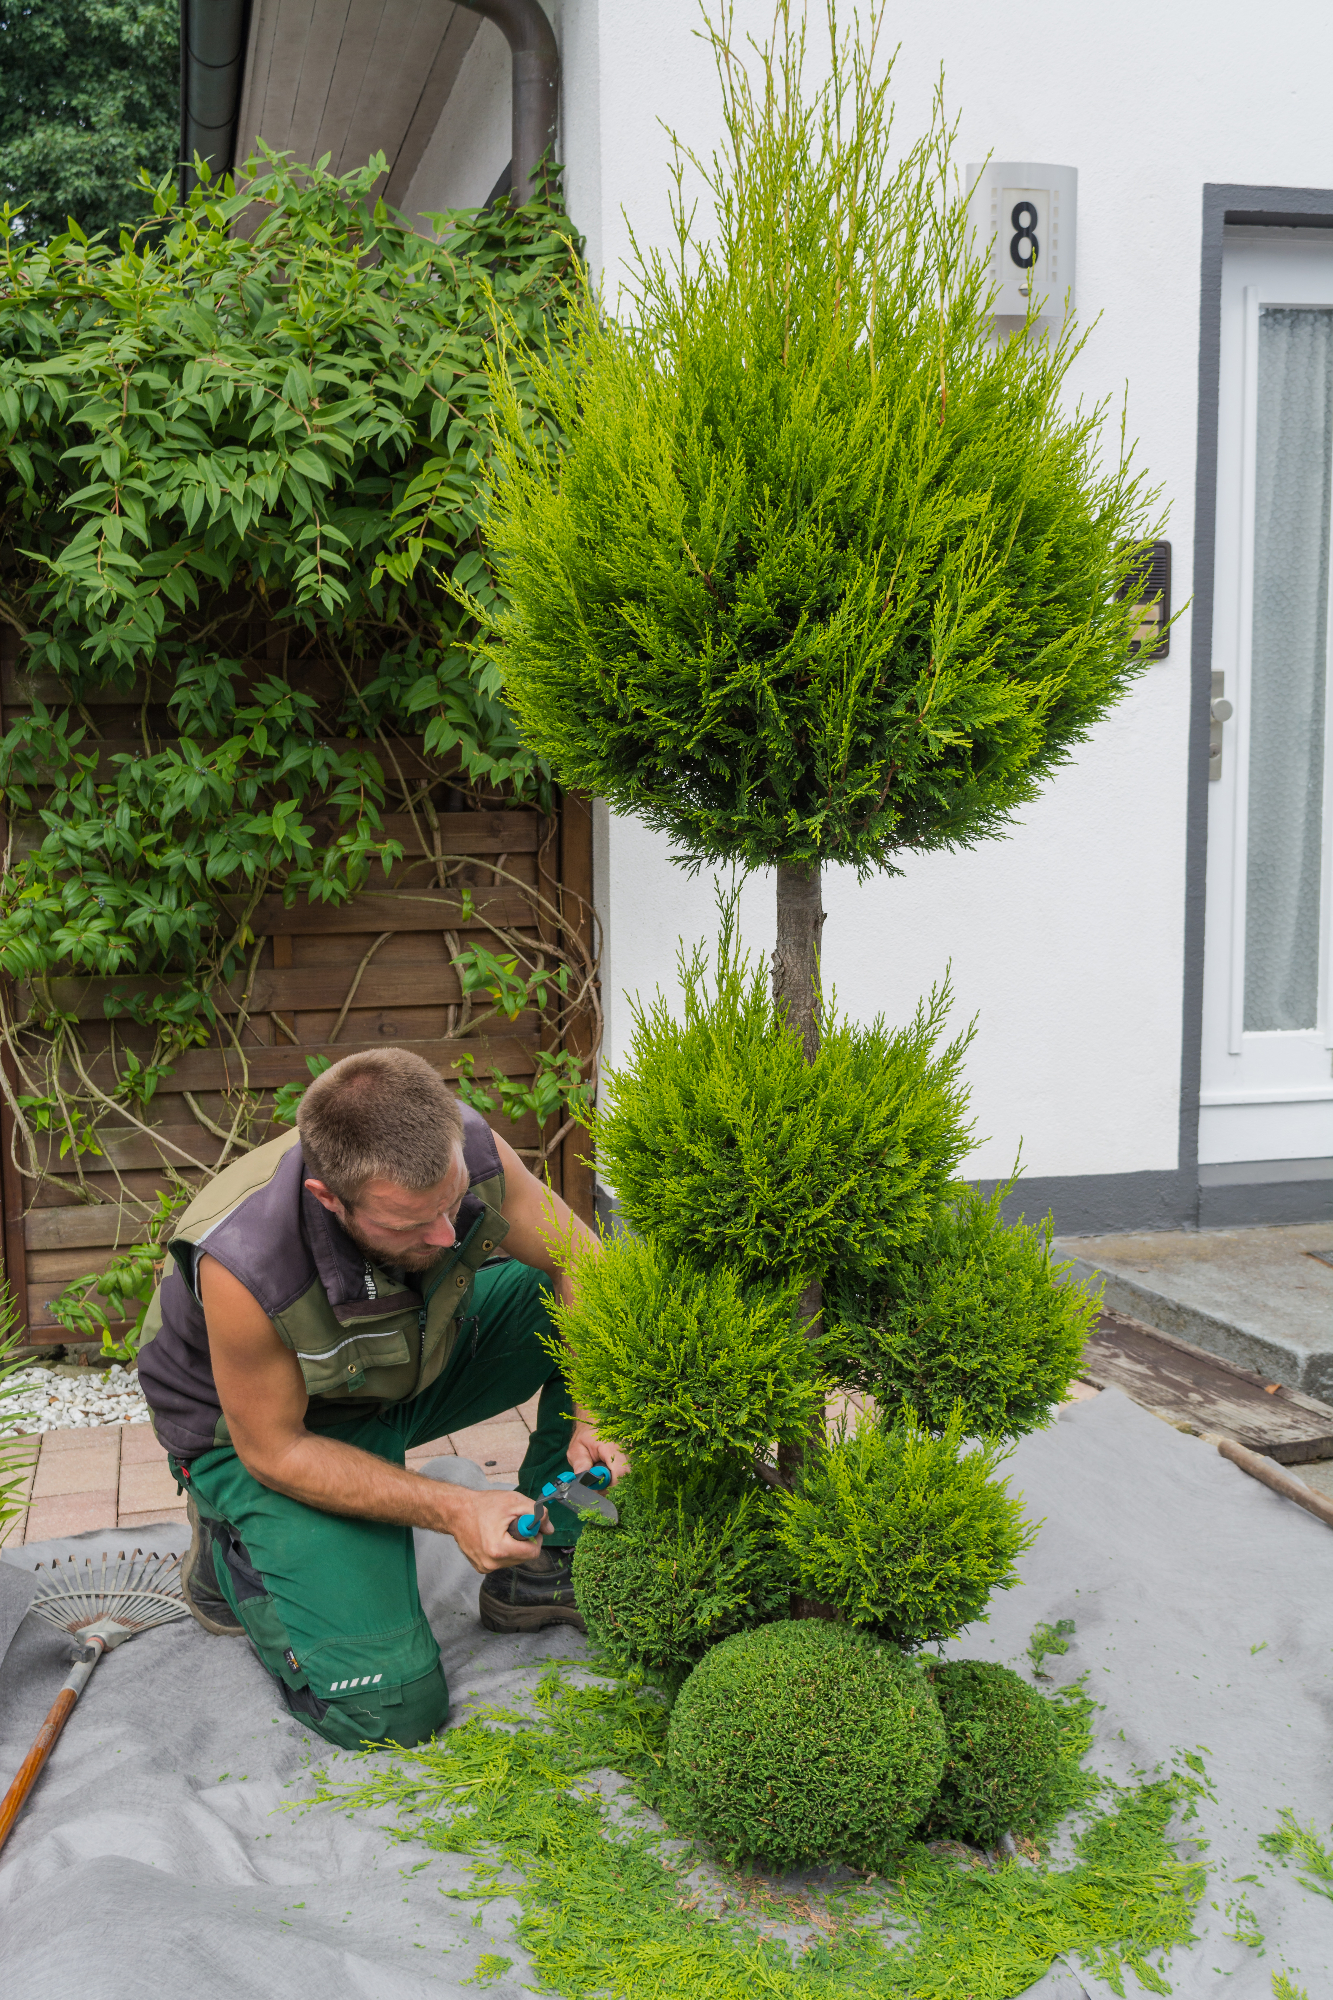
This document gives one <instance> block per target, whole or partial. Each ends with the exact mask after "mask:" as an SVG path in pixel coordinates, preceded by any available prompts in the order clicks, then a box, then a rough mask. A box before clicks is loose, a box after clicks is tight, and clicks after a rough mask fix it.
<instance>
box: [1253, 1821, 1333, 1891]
mask: <svg viewBox="0 0 1333 2000" xmlns="http://www.w3.org/2000/svg"><path fill="white" fill-rule="evenodd" d="M1259 1845H1260V1847H1263V1848H1266V1849H1267V1850H1268V1852H1269V1853H1270V1854H1276V1855H1277V1856H1278V1858H1279V1859H1280V1860H1281V1861H1282V1862H1283V1863H1284V1864H1285V1863H1286V1860H1287V1857H1288V1856H1289V1855H1292V1856H1294V1857H1295V1860H1296V1866H1297V1869H1298V1870H1299V1874H1298V1877H1297V1879H1298V1880H1299V1882H1300V1885H1301V1887H1302V1888H1303V1889H1309V1890H1311V1891H1313V1893H1314V1894H1315V1895H1316V1896H1327V1897H1328V1899H1329V1901H1330V1902H1333V1854H1330V1853H1329V1851H1328V1849H1327V1848H1326V1847H1325V1845H1324V1843H1323V1841H1322V1840H1321V1839H1320V1838H1319V1835H1318V1834H1317V1833H1316V1832H1315V1830H1314V1828H1313V1826H1302V1825H1301V1823H1300V1821H1299V1820H1298V1819H1297V1817H1296V1815H1295V1813H1294V1812H1292V1811H1291V1809H1290V1808H1289V1807H1284V1809H1283V1811H1282V1812H1281V1813H1280V1814H1279V1815H1278V1823H1277V1828H1276V1831H1275V1832H1273V1833H1261V1834H1260V1836H1259Z"/></svg>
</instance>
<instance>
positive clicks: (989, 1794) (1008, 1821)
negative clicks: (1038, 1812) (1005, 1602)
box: [922, 1660, 1060, 1847]
mask: <svg viewBox="0 0 1333 2000" xmlns="http://www.w3.org/2000/svg"><path fill="white" fill-rule="evenodd" d="M927 1674H928V1677H929V1680H930V1682H931V1685H932V1686H933V1688H934V1690H935V1695H936V1698H937V1700H938V1701H939V1705H940V1713H941V1714H942V1715H943V1717H944V1727H945V1731H946V1733H947V1736H948V1749H947V1752H946V1755H945V1762H944V1775H943V1777H942V1778H941V1780H940V1788H939V1793H938V1795H937V1797H936V1799H935V1803H934V1805H932V1807H931V1809H930V1811H929V1813H928V1814H927V1815H926V1819H925V1822H924V1824H923V1826H922V1832H923V1834H924V1835H925V1836H926V1837H927V1838H928V1839H931V1840H940V1839H945V1840H970V1841H972V1842H974V1843H975V1844H976V1845H977V1846H978V1847H994V1845H995V1843H996V1841H998V1840H999V1838H1000V1836H1001V1834H1004V1833H1008V1832H1009V1831H1010V1830H1011V1829H1012V1828H1014V1827H1021V1826H1023V1825H1024V1824H1026V1823H1028V1822H1029V1821H1030V1819H1031V1816H1032V1811H1033V1808H1034V1807H1035V1805H1036V1803H1037V1800H1038V1798H1039V1797H1040V1796H1041V1792H1042V1788H1043V1786H1044V1785H1045V1783H1046V1781H1047V1779H1048V1778H1049V1777H1050V1775H1051V1772H1052V1771H1053V1770H1054V1769H1055V1764H1056V1760H1057V1758H1058V1757H1059V1754H1060V1734H1059V1730H1058V1728H1057V1726H1056V1721H1055V1716H1054V1715H1053V1714H1052V1712H1051V1706H1050V1703H1049V1702H1045V1701H1043V1700H1042V1698H1041V1696H1040V1695H1039V1694H1035V1693H1034V1692H1033V1690H1032V1689H1031V1688H1030V1687H1029V1686H1028V1685H1027V1683H1026V1681H1021V1680H1020V1679H1019V1677H1018V1675H1017V1674H1015V1673H1011V1672H1010V1670H1009V1668H1008V1667H1001V1666H997V1665H996V1664H995V1663H994V1662H993V1661H990V1660H948V1661H942V1662H940V1664H939V1665H937V1666H931V1667H930V1668H928V1669H927Z"/></svg>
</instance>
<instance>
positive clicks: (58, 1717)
mask: <svg viewBox="0 0 1333 2000" xmlns="http://www.w3.org/2000/svg"><path fill="white" fill-rule="evenodd" d="M88 1646H89V1649H90V1656H89V1657H88V1658H87V1659H83V1660H76V1661H75V1663H74V1665H73V1667H71V1669H70V1674H69V1679H68V1680H67V1681H66V1682H65V1685H64V1687H62V1688H61V1690H60V1693H59V1694H58V1695H57V1696H56V1698H55V1700H54V1701H53V1702H52V1703H51V1706H50V1709H49V1710H48V1712H47V1717H46V1721H45V1722H44V1723H43V1724H42V1726H41V1728H40V1729H39V1730H38V1731H37V1741H36V1742H35V1743H34V1744H33V1746H32V1748H31V1750H30V1751H29V1752H28V1754H27V1756H26V1757H25V1758H24V1759H23V1762H22V1763H21V1764H20V1765H19V1768H18V1772H17V1775H16V1776H15V1779H14V1782H13V1784H12V1785H11V1786H10V1788H9V1790H8V1791H7V1792H6V1793H5V1796H4V1798H3V1799H2V1800H0V1847H3V1846H4V1844H5V1842H6V1841H7V1840H8V1838H9V1832H10V1828H11V1827H12V1826H13V1824H14V1821H15V1820H16V1819H17V1818H18V1816H19V1814H20V1813H21V1812H22V1810H23V1802H24V1800H25V1799H26V1798H27V1796H28V1794H29V1792H30V1791H31V1790H32V1788H33V1786H34V1785H35V1784H36V1783H37V1779H38V1777H39V1775H40V1773H41V1769H42V1766H43V1764H44V1763H45V1762H46V1760H47V1758H48V1757H49V1756H50V1755H51V1752H52V1750H54V1748H55V1744H56V1738H57V1737H58V1736H59V1734H60V1732H61V1730H62V1729H63V1728H64V1726H65V1724H66V1723H67V1722H68V1721H69V1718H70V1715H71V1713H72V1712H73V1708H74V1704H75V1702H76V1701H77V1700H78V1698H79V1696H80V1695H81V1694H82V1693H83V1690H84V1689H85V1688H86V1687H87V1685H88V1678H89V1676H90V1674H91V1673H92V1670H93V1668H94V1667H95V1666H96V1665H97V1662H98V1661H99V1660H100V1659H101V1657H102V1655H103V1653H104V1652H105V1651H106V1640H105V1639H90V1640H89V1641H88Z"/></svg>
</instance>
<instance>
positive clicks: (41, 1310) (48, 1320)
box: [28, 1251, 131, 1340]
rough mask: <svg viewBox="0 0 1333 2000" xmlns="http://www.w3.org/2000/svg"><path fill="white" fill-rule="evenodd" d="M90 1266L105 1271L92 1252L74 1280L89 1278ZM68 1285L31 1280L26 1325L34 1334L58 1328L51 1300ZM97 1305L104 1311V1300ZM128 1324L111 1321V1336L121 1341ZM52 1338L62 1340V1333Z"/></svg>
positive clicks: (56, 1280) (61, 1280)
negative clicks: (39, 1330) (38, 1331)
mask: <svg viewBox="0 0 1333 2000" xmlns="http://www.w3.org/2000/svg"><path fill="white" fill-rule="evenodd" d="M90 1264H92V1265H95V1266H96V1267H97V1270H98V1271H100V1270H103V1269H105V1261H103V1263H102V1264H100V1265H98V1263H97V1253H96V1252H95V1251H94V1252H92V1253H91V1256H90V1258H87V1259H85V1260H84V1265H83V1268H82V1269H81V1270H79V1271H76V1272H75V1273H74V1274H73V1275H74V1276H75V1277H76V1278H86V1277H89V1276H90V1275H93V1273H92V1272H90V1269H89V1265H90ZM68 1283H69V1279H68V1278H47V1279H43V1280H41V1281H40V1282H39V1281H38V1280H37V1279H35V1278H34V1279H33V1281H32V1283H31V1284H30V1286H29V1288H28V1325H29V1326H30V1327H31V1328H32V1330H33V1331H34V1333H35V1332H36V1331H37V1330H38V1329H39V1328H40V1329H41V1330H42V1331H43V1332H46V1330H47V1329H48V1328H51V1327H56V1328H58V1327H59V1325H60V1322H59V1320H58V1319H57V1318H56V1316H55V1314H54V1313H53V1312H52V1310H51V1301H52V1299H53V1298H55V1297H56V1296H57V1294H58V1293H60V1292H63V1291H64V1289H65V1286H66V1285H67V1284H68ZM97 1303H98V1304H99V1305H101V1306H102V1307H103V1308H104V1309H105V1306H106V1300H105V1299H99V1300H98V1301H97ZM130 1324H131V1322H130V1321H129V1320H124V1319H113V1320H112V1322H111V1331H112V1334H113V1335H114V1336H116V1337H117V1338H121V1339H123V1338H124V1336H125V1334H126V1333H127V1332H128V1330H129V1327H130ZM47 1337H48V1339H49V1338H51V1336H50V1335H49V1334H48V1336H47ZM54 1338H55V1339H57V1340H61V1339H63V1338H64V1335H63V1333H60V1332H57V1333H56V1334H55V1336H54Z"/></svg>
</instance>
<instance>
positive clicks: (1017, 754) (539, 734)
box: [488, 0, 1152, 1329]
mask: <svg viewBox="0 0 1333 2000" xmlns="http://www.w3.org/2000/svg"><path fill="white" fill-rule="evenodd" d="M883 14H884V7H883V4H882V0H880V4H875V5H873V6H872V7H871V9H870V13H869V16H868V25H867V28H866V30H865V32H864V34H862V35H861V36H859V37H858V35H857V34H847V33H844V32H843V31H841V30H840V29H839V26H838V23H837V19H836V12H835V6H834V4H833V0H830V5H829V12H828V38H829V58H830V70H829V75H828V80H827V81H826V82H825V83H824V84H822V85H821V86H819V87H818V88H816V89H814V90H813V91H812V90H809V89H808V88H807V86H806V82H805V78H804V74H803V67H804V57H805V31H804V26H803V24H801V25H797V23H796V22H795V21H794V19H793V10H792V7H791V4H790V0H778V4H777V8H776V14H775V24H774V33H773V37H772V39H771V41H770V42H769V43H768V44H767V45H766V46H764V47H762V48H759V47H757V46H756V45H754V44H751V45H750V47H749V49H741V48H738V47H737V46H736V45H735V40H734V35H733V25H732V12H731V7H730V5H729V4H728V3H727V0H724V5H723V8H722V12H721V14H720V16H719V17H718V20H717V22H716V23H713V22H711V21H708V22H707V25H706V27H705V30H704V36H705V39H706V40H707V41H708V42H709V43H710V45H711V48H712V51H713V54H714V57H715V60H716V66H717V75H718V82H719V86H720V90H721V98H722V113H723V125H724V136H723V139H722V142H721V144H720V146H719V148H718V150H717V151H716V152H715V153H714V154H713V155H712V156H711V158H710V159H708V160H701V159H699V158H697V157H696V156H695V155H694V154H692V153H690V152H688V151H687V150H686V149H684V148H683V147H682V146H681V145H680V144H679V142H678V141H677V142H675V164H674V177H675V193H674V196H673V201H672V216H673V223H674V240H673V242H672V243H671V245H670V248H669V251H668V252H667V253H665V254H664V253H662V252H660V251H658V250H656V249H643V250H640V249H639V248H638V246H637V245H636V246H635V259H636V261H635V262H634V264H633V269H632V275H631V280H630V283H629V286H628V311H627V313H626V315H625V316H624V318H623V319H619V320H618V319H616V318H614V317H612V316H610V315H608V314H607V313H606V312H605V311H604V310H603V308H602V306H601V304H600V303H599V302H598V301H597V299H596V298H595V297H594V296H593V294H592V292H591V290H590V289H589V290H588V291H587V292H586V294H585V295H584V296H583V297H582V298H581V300H579V301H577V302H576V304H575V308H574V332H573V344H572V351H571V352H570V353H568V354H567V355H563V356H561V357H553V358H552V360H551V362H550V364H549V368H548V371H547V375H546V379H545V380H544V381H543V383H542V385H541V389H542V395H543V397H544V398H545V399H547V400H548V401H549V403H550V405H551V407H552V408H553V409H554V411H555V412H556V415H557V419H558V425H559V433H560V435H559V438H558V441H557V442H556V443H555V444H554V445H552V442H551V440H550V438H549V436H547V435H545V434H543V435H540V436H539V435H538V434H536V433H534V432H532V431H531V430H530V429H529V428H527V427H525V425H524V423H523V420H522V412H521V410H520V409H519V408H518V406H517V404H516V403H515V404H511V406H510V410H509V414H508V420H507V428H506V436H505V438H504V440H503V444H502V450H501V453H500V463H501V466H502V471H501V476H500V478H499V481H498V484H497V487H496V491H495V494H494V497H493V500H492V506H491V513H490V521H489V530H488V532H489V535H490V540H491V547H492V550H493V553H494V556H495V560H496V562H497V565H498V569H499V573H500V575H501V577H502V579H503V584H504V588H505V591H506V593H507V596H508V600H509V606H510V609H509V611H508V614H507V616H506V617H505V619H504V620H503V622H502V624H501V627H500V631H499V638H498V641H497V643H496V647H495V653H494V657H495V658H496V660H497V662H498V664H499V665H500V667H501V669H502V671H503V676H504V684H505V690H506V696H507V699H508V701H509V702H510V703H511V705H512V707H513V708H514V710H515V712H516V713H517V715H518V717H519V719H520V722H521V724H522V727H523V730H524V732H525V735H526V737H527V740H528V741H529V743H530V744H531V745H532V746H533V747H534V748H535V749H536V750H537V751H538V752H539V753H540V754H541V755H542V756H543V757H545V758H546V759H548V760H549V762H550V764H551V766H552V767H553V769H554V770H555V771H556V773H557V774H558V776H559V777H560V778H561V779H562V780H563V781H564V782H565V783H566V784H569V785H572V786H576V787H579V788H582V789H586V790H589V791H594V792H597V793H600V794H601V795H602V796H603V797H605V798H606V799H607V800H609V802H610V803H611V804H612V805H613V806H614V807H615V808H616V809H617V810H619V811H623V812H631V813H637V814H639V815H640V816H641V817H642V818H643V819H645V820H646V821H647V822H648V823H649V824H650V825H652V826H654V827H658V828H660V829H661V830H662V831H664V832H665V833H666V834H667V835H668V836H669V837H670V839H671V841H672V843H673V848H674V852H675V856H676V858H677V859H678V860H680V861H681V862H682V863H683V864H684V865H685V866H686V867H688V868H690V869H697V868H699V867H700V866H701V865H703V864H705V863H717V862H725V863H731V864H740V865H742V866H744V867H746V868H758V867H766V868H773V869H774V870H775V871H776V879H777V948H776V951H775V954H774V961H773V985H774V992H775V997H776V1000H777V1002H778V1006H779V1009H780V1011H781V1012H782V1013H783V1014H784V1015H785V1017H786V1019H787V1020H788V1022H789V1023H791V1024H792V1026H793V1027H794V1028H796V1029H798V1030H799V1032H800V1035H801V1038H802V1045H803V1048H804V1052H805V1056H806V1059H807V1061H809V1060H812V1059H813V1057H814V1055H815V1051H816V1049H817V1047H818V1043H819V1037H820V1003H819V985H818V953H819V945H820V936H821V926H822V924H823V910H822V907H821V875H822V871H823V869H824V868H825V867H827V866H833V865H837V866H844V867H851V868H854V869H855V870H856V871H857V873H858V875H859V876H862V877H864V876H866V875H869V874H871V873H872V872H874V871H877V870H878V871H884V872H888V873H897V872H900V871H901V868H902V865H903V861H904V858H905V857H906V856H908V855H913V854H922V853H925V852H928V851H930V850H932V849H937V848H950V849H953V848H966V847H970V846H972V845H974V844H975V843H976V842H977V841H979V840H981V839H984V838H987V837H990V836H994V835H996V834H999V833H1001V832H1003V831H1004V829H1005V828H1006V826H1007V825H1008V824H1009V823H1010V822H1011V820H1012V818H1013V815H1014V814H1015V813H1016V812H1017V811H1018V810H1019V809H1020V808H1021V807H1022V806H1024V805H1025V804H1027V803H1028V802H1029V801H1030V800H1031V799H1032V798H1033V797H1035V795H1036V793H1037V791H1038V789H1039V787H1040V785H1041V783H1042V781H1043V780H1044V779H1045V778H1046V777H1047V776H1048V775H1049V774H1050V773H1051V771H1052V770H1054V769H1055V768H1056V767H1057V766H1058V765H1059V764H1060V763H1061V762H1062V761H1064V760H1065V759H1067V757H1068V756H1069V754H1070V751H1071V749H1072V747H1073V746H1074V745H1075V744H1076V743H1077V742H1079V741H1080V740H1082V739H1083V738H1085V737H1086V736H1087V734H1088V732H1089V731H1090V729H1091V728H1092V726H1093V725H1094V723H1095V722H1096V721H1097V720H1098V719H1099V717H1101V716H1102V715H1103V714H1104V713H1105V712H1106V710H1107V709H1108V708H1109V707H1110V706H1111V705H1112V703H1114V702H1115V701H1116V700H1117V699H1119V697H1120V696H1121V695H1122V694H1123V693H1124V692H1125V690H1126V688H1127V687H1128V685H1129V683H1130V680H1131V679H1132V677H1133V675H1134V673H1135V672H1136V670H1137V663H1136V661H1135V658H1134V656H1133V654H1132V652H1131V645H1132V639H1133V632H1134V614H1133V612H1132V609H1131V607H1130V605H1129V603H1128V601H1127V600H1126V599H1123V598H1122V597H1121V596H1120V595H1119V593H1120V591H1121V588H1122V586H1123V585H1124V584H1125V582H1126V580H1127V579H1128V578H1129V577H1130V576H1131V574H1132V573H1133V572H1134V570H1135V567H1136V562H1137V563H1141V561H1142V554H1141V550H1142V544H1143V542H1144V541H1145V540H1146V539H1147V537H1148V535H1149V534H1150V533H1151V532H1152V531H1151V529H1150V527H1149V524H1148V520H1147V512H1148V507H1149V503H1150V498H1151V496H1149V495H1148V494H1146V493H1145V491H1144V487H1143V482H1142V477H1141V475H1139V474H1137V473H1136V472H1134V470H1133V469H1132V467H1131V465H1130V464H1129V461H1128V459H1127V457H1126V455H1125V453H1124V451H1123V449H1122V451H1121V452H1120V453H1119V455H1118V456H1116V457H1114V458H1113V459H1112V460H1111V462H1109V463H1107V464H1104V463H1103V462H1102V459H1101V457H1100V438H1101V431H1102V419H1103V415H1104V411H1103V409H1101V408H1098V409H1094V410H1084V409H1079V410H1076V411H1073V412H1071V411H1069V410H1068V409H1067V408H1066V407H1065V406H1064V404H1063V402H1062V391H1063V388H1064V384H1065V381H1066V378H1067V375H1068V372H1069V369H1070V366H1071V364H1072V362H1073V360H1074V357H1075V355H1076V354H1077V353H1078V351H1079V347H1080V344H1081V343H1080V340H1079V338H1078V337H1077V336H1076V335H1075V334H1074V333H1073V332H1072V330H1071V329H1070V328H1069V327H1068V326H1066V327H1065V329H1064V331H1063V332H1061V333H1059V334H1058V335H1056V336H1055V337H1054V338H1051V339H1042V338H1037V337H1035V332H1034V331H1032V330H1030V335H1031V337H1028V338H1023V339H1015V340H1010V341H1007V342H1005V341H1001V342H999V343H998V344H997V343H996V341H995V338H994V331H993V321H992V317H991V305H990V295H989V292H988V286H987V279H986V277H985V274H984V272H983V269H982V267H981V265H980V263H979V262H978V261H977V259H976V256H975V253H974V250H973V247H972V244H971V242H970V238H969V230H968V222H967V210H966V199H965V195H966V191H965V190H964V189H962V188H961V187H959V186H958V184H957V179H956V176H951V148H952V141H953V136H954V134H953V130H952V128H950V127H948V126H947V124H946V122H945V119H944V114H943V110H942V104H941V101H940V100H938V99H937V103H936V109H935V115H934V119H933V123H932V126H931V129H930V131H929V132H928V133H927V135H926V136H925V137H924V138H923V139H921V140H919V141H918V142H917V143H916V144H915V145H913V146H911V147H910V148H909V149H908V150H907V151H906V153H905V154H903V155H902V156H901V157H895V152H894V147H893V144H892V135H891V125H892V107H891V102H890V98H889V86H890V80H891V64H889V63H885V62H882V61H880V60H879V58H878V51H877V42H878V35H879V31H880V27H881V23H882V20H883ZM705 18H706V20H707V17H705ZM691 170H693V173H694V174H695V175H696V176H697V177H698V179H699V180H701V182H702V185H703V189H704V191H705V197H706V200H705V204H704V205H705V209H706V210H708V209H710V210H711V212H708V213H706V214H705V216H704V217H703V218H702V219H701V218H700V216H699V214H698V211H697V209H696V206H695V204H694V201H693V196H692V194H691V193H690V192H688V191H687V186H686V177H687V175H688V174H689V173H690V171H691ZM1034 303H1035V302H1034ZM501 393H502V394H503V385H501ZM807 1275H808V1276H810V1275H812V1274H807ZM819 1305H820V1294H819V1289H818V1286H817V1283H815V1284H810V1285H808V1286H807V1289H806V1292H805V1296H804V1298H803V1310H804V1313H805V1317H806V1320H807V1323H808V1324H809V1325H810V1326H811V1327H812V1329H814V1328H816V1326H817V1313H818V1309H819Z"/></svg>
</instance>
